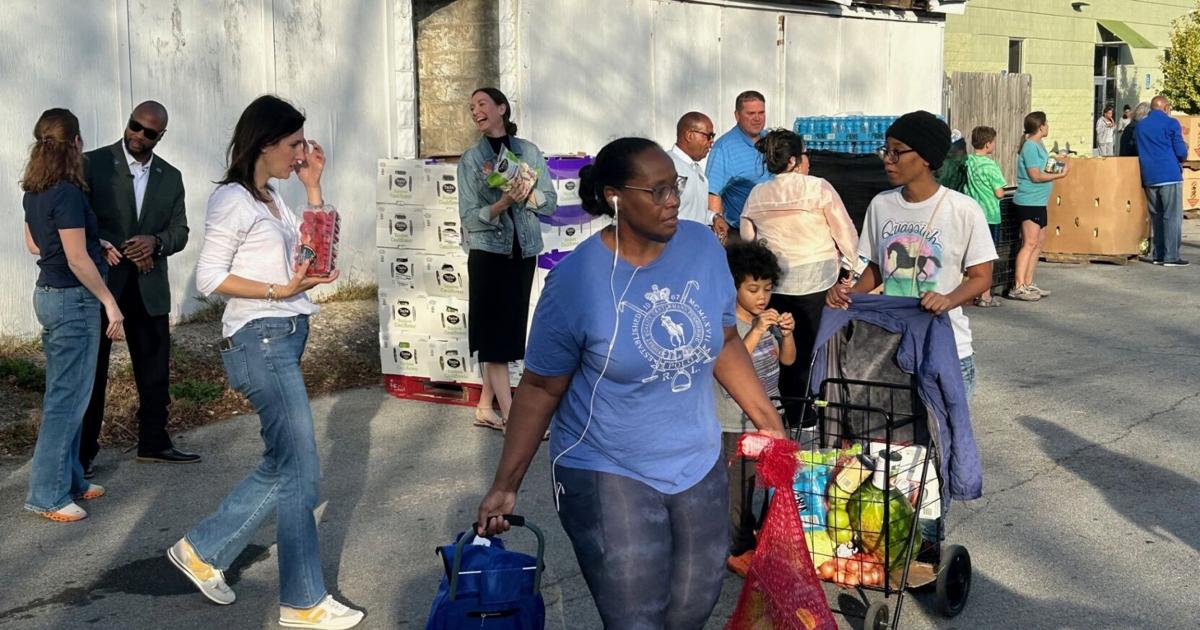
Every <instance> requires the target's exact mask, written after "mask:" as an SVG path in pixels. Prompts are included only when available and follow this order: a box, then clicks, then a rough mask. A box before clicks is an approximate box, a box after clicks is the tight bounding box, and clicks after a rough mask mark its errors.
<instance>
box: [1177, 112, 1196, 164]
mask: <svg viewBox="0 0 1200 630" xmlns="http://www.w3.org/2000/svg"><path fill="white" fill-rule="evenodd" d="M1175 118H1176V119H1177V120H1178V121H1179V126H1180V127H1182V128H1183V141H1184V142H1186V143H1187V145H1188V160H1200V116H1176V117H1175Z"/></svg>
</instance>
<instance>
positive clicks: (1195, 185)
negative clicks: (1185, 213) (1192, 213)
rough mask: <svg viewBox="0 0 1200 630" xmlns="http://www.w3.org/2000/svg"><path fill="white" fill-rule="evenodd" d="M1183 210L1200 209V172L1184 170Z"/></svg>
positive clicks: (1189, 169)
mask: <svg viewBox="0 0 1200 630" xmlns="http://www.w3.org/2000/svg"><path fill="white" fill-rule="evenodd" d="M1183 209H1184V210H1196V209H1200V170H1193V169H1191V168H1186V167H1185V168H1184V169H1183Z"/></svg>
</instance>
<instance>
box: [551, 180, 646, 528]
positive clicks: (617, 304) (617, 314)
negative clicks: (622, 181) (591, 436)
mask: <svg viewBox="0 0 1200 630" xmlns="http://www.w3.org/2000/svg"><path fill="white" fill-rule="evenodd" d="M612 202H613V204H612V205H613V264H612V271H611V272H610V273H609V275H608V292H609V295H611V296H612V301H613V315H614V317H613V331H612V336H611V337H609V340H608V353H607V354H606V355H605V356H604V365H603V366H602V367H601V368H600V375H599V376H598V377H596V383H595V384H594V385H593V386H592V395H591V399H590V400H589V401H588V417H587V422H586V423H584V425H583V432H582V433H580V434H579V439H578V440H575V443H574V444H572V445H570V446H568V447H567V448H566V449H564V450H563V452H561V453H559V454H558V457H555V458H554V461H553V462H551V463H550V485H551V486H552V487H553V488H554V511H555V512H558V511H560V504H559V497H561V496H562V494H563V493H564V492H565V491H566V489H565V488H564V487H563V485H562V484H561V483H559V482H558V475H557V474H556V473H555V470H556V468H557V467H558V460H560V459H562V458H563V455H566V454H567V453H569V452H571V450H572V449H574V448H575V447H576V446H579V445H580V444H582V443H583V439H584V437H586V436H587V433H588V429H589V428H591V426H592V417H593V414H594V413H595V411H596V392H597V391H599V389H600V381H602V380H604V375H605V374H606V373H607V372H608V363H609V361H610V360H611V359H612V353H613V347H614V346H615V345H616V344H617V333H618V331H619V330H620V326H621V303H622V302H624V301H625V295H626V294H627V293H629V287H631V286H633V279H634V278H636V277H637V272H638V271H641V269H642V268H641V266H638V267H634V269H633V273H632V274H630V276H629V282H626V283H625V290H623V291H621V299H620V300H618V299H617V289H616V285H615V282H616V277H617V259H618V257H619V256H620V253H621V228H620V227H619V226H618V225H617V219H618V218H619V216H620V210H619V207H620V204H619V202H618V200H617V198H616V197H613V200H612Z"/></svg>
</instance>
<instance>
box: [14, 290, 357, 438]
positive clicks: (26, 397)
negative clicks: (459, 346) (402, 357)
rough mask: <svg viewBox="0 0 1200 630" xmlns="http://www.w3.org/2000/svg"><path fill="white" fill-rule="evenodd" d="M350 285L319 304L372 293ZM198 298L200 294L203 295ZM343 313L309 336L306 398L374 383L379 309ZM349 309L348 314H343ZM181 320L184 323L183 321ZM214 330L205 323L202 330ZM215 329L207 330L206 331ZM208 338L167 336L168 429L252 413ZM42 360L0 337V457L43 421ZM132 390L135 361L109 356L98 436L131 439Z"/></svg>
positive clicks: (214, 313)
mask: <svg viewBox="0 0 1200 630" xmlns="http://www.w3.org/2000/svg"><path fill="white" fill-rule="evenodd" d="M347 284H350V285H351V286H350V287H345V286H344V285H343V288H340V289H339V290H338V291H336V292H335V293H334V294H332V295H331V296H329V297H328V298H327V299H326V300H323V301H325V302H338V301H349V300H366V299H370V298H371V297H372V296H374V295H375V291H376V287H375V285H367V284H361V283H358V284H355V283H347ZM202 301H204V300H202ZM223 306H224V305H223V303H218V301H215V300H209V301H207V302H206V304H205V307H204V308H202V309H201V313H202V314H201V315H200V319H199V320H197V319H196V315H193V316H192V317H191V318H189V320H190V321H214V320H216V319H219V318H220V313H221V309H222V308H223ZM329 310H330V312H341V313H343V315H342V317H343V320H342V322H343V323H342V324H339V325H337V326H324V327H319V328H318V329H317V330H316V332H315V334H313V335H311V336H310V338H309V345H308V350H307V351H306V352H305V354H304V359H303V361H302V363H301V370H302V371H303V373H304V381H305V385H306V386H307V389H308V394H309V396H310V397H317V396H323V395H326V394H329V393H332V392H335V391H338V390H341V389H346V388H350V387H361V386H364V385H373V384H378V383H379V380H380V376H379V351H378V349H377V347H376V344H375V338H376V335H375V334H372V332H373V331H377V330H378V329H377V328H374V326H375V325H376V324H375V322H376V321H377V320H376V317H377V313H376V310H375V308H374V307H373V304H357V305H352V304H346V305H344V306H337V307H333V306H331V307H329ZM347 313H352V314H353V316H352V317H353V319H350V320H346V319H345V318H346V317H348V315H346V314H347ZM181 326H186V324H181ZM209 328H213V326H212V325H211V324H206V325H205V326H204V330H206V331H207V329H209ZM215 334H217V333H216V332H215V330H214V331H212V335H215ZM212 342H213V339H212V336H211V335H209V334H208V333H207V332H206V333H205V334H203V335H197V334H196V331H195V330H194V329H193V330H190V331H189V334H186V335H184V334H173V335H172V347H171V365H170V382H171V385H170V392H171V398H172V402H171V406H170V409H169V414H170V421H169V423H168V430H169V431H170V432H171V433H172V434H174V433H176V432H178V431H181V430H185V429H189V428H192V427H197V426H202V425H205V424H210V423H212V422H216V421H219V420H224V419H226V418H229V417H231V416H234V415H238V414H246V413H253V412H254V409H253V407H252V406H251V405H250V403H249V401H247V400H246V398H245V397H244V396H242V395H241V394H239V393H237V392H235V391H233V390H231V389H229V387H228V383H227V381H226V377H225V368H224V366H223V365H222V363H221V356H220V353H219V352H217V350H216V348H215V344H214V343H212ZM43 365H44V359H43V357H42V353H41V348H40V345H39V344H38V343H37V342H36V341H31V340H19V339H11V338H0V401H3V402H4V404H3V405H0V455H28V452H29V450H30V449H31V448H32V446H33V444H34V443H35V442H36V440H37V430H38V426H39V424H40V421H41V415H42V414H41V405H42V394H41V393H40V391H41V389H42V388H43V387H44V382H45V374H44V368H43V367H42V366H43ZM137 408H138V395H137V385H136V384H135V382H134V378H133V366H132V365H131V364H130V363H129V362H128V361H126V360H116V357H115V356H114V361H113V365H112V367H111V368H110V369H109V378H108V388H107V390H106V392H105V410H104V414H105V422H104V426H103V429H102V431H101V435H100V441H101V444H102V445H104V446H125V445H129V444H133V443H134V442H136V441H137V433H138V421H137Z"/></svg>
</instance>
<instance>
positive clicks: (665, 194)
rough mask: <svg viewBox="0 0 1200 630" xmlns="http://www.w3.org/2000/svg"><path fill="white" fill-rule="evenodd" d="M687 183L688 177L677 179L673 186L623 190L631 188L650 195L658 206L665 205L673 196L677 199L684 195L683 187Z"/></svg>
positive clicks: (638, 187) (639, 187) (635, 187)
mask: <svg viewBox="0 0 1200 630" xmlns="http://www.w3.org/2000/svg"><path fill="white" fill-rule="evenodd" d="M686 183H687V178H686V177H682V176H680V177H676V178H675V183H673V184H660V185H658V186H655V187H654V188H643V187H641V186H622V187H621V188H629V189H632V190H641V191H645V192H648V193H650V199H652V200H653V201H654V203H656V204H658V205H660V206H661V205H663V204H665V203H667V201H668V200H670V199H671V195H675V198H676V199H679V198H680V195H681V194H683V192H682V191H683V185H684V184H686Z"/></svg>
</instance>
